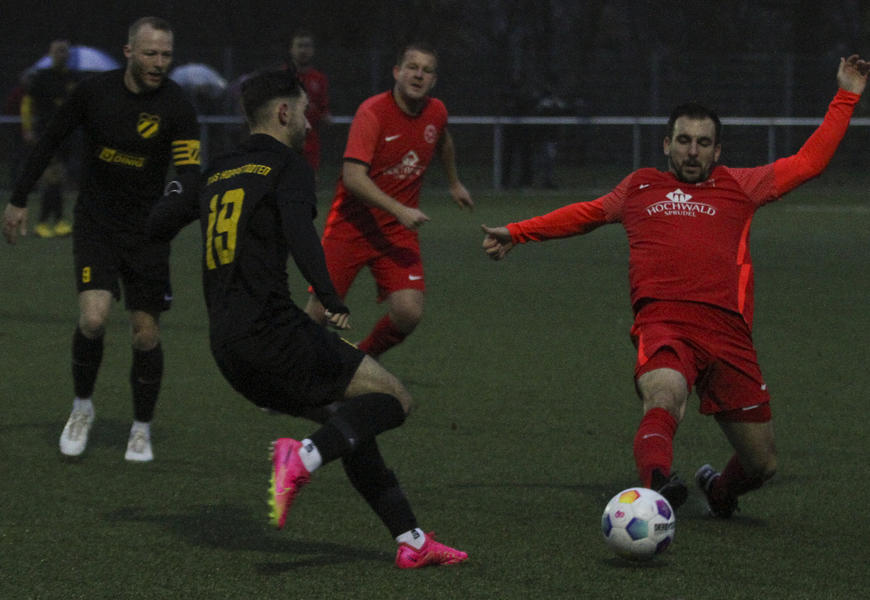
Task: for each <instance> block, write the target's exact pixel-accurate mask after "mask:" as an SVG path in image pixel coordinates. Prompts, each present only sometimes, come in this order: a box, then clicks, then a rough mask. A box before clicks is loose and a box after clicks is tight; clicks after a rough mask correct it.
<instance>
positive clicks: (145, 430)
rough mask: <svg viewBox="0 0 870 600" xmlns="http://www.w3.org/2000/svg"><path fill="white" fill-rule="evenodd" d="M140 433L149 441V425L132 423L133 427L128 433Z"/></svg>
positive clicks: (139, 422)
mask: <svg viewBox="0 0 870 600" xmlns="http://www.w3.org/2000/svg"><path fill="white" fill-rule="evenodd" d="M137 430H138V431H141V432H143V433H144V434H145V437H146V438H148V439H149V440H150V439H151V423H145V422H144V421H135V420H134V421H133V426H132V427H131V428H130V433H133V432H134V431H137Z"/></svg>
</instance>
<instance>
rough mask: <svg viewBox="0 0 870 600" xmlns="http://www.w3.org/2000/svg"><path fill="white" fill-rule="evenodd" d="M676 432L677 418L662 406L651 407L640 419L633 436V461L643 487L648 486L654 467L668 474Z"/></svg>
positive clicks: (672, 457)
mask: <svg viewBox="0 0 870 600" xmlns="http://www.w3.org/2000/svg"><path fill="white" fill-rule="evenodd" d="M676 432H677V420H676V419H675V418H674V417H672V416H671V413H669V412H668V411H666V410H665V409H664V408H652V409H650V410H649V411H647V413H646V414H645V415H644V416H643V419H641V421H640V425H638V427H637V433H636V434H635V436H634V462H635V464H636V465H637V473H638V475H640V480H641V481H642V482H643V485H644V487H650V485H651V479H652V472H653V470H654V469H658V470H659V471H661V473H662V475H665V476H667V475H670V473H671V463H672V462H673V460H674V434H676Z"/></svg>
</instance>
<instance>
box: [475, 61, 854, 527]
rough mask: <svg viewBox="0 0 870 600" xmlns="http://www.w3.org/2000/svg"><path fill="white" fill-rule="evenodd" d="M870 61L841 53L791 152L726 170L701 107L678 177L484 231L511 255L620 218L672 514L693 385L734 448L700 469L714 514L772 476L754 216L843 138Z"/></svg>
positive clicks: (658, 475)
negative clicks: (680, 435)
mask: <svg viewBox="0 0 870 600" xmlns="http://www.w3.org/2000/svg"><path fill="white" fill-rule="evenodd" d="M868 71H870V62H867V61H865V60H862V59H860V58H859V57H858V56H857V55H853V56H850V57H849V58H848V59H841V60H840V66H839V69H838V71H837V83H838V85H839V87H840V89H839V90H838V91H837V94H836V95H835V96H834V99H833V101H832V102H831V104H830V106H829V108H828V112H827V114H826V115H825V119H824V121H823V122H822V124H821V125H820V126H819V128H818V129H816V131H815V132H814V133H813V134H812V135H811V136H810V138H809V139H808V140H807V142H806V143H805V144H804V145H803V147H802V148H801V149H800V150H799V151H798V152H797V154H795V155H793V156H789V157H787V158H781V159H779V160H777V161H775V162H773V163H771V164H768V165H764V166H761V167H756V168H747V169H735V168H730V167H725V166H721V165H717V161H718V159H719V154H720V152H721V146H720V144H719V134H720V129H721V125H720V122H719V118H718V117H717V116H716V114H715V113H713V112H712V111H710V110H708V109H706V108H704V107H703V106H700V105H698V104H686V105H682V106H679V107H677V108H676V109H675V110H674V111H673V112H672V113H671V117H670V120H669V122H668V134H667V136H666V137H665V138H664V153H665V156H667V158H668V171H667V172H662V171H658V170H656V169H640V170H638V171H635V172H633V173H631V174H630V175H628V177H626V178H625V179H623V180H622V182H620V183H619V185H617V186H616V188H615V189H613V191H611V192H610V193H609V194H606V195H605V196H602V197H600V198H598V199H596V200H592V201H590V202H579V203H575V204H570V205H568V206H565V207H562V208H560V209H557V210H555V211H553V212H551V213H549V214H547V215H543V216H539V217H534V218H532V219H528V220H525V221H520V222H518V223H511V224H509V225H507V226H506V227H487V226H485V225H484V226H483V230H484V232H485V234H486V235H485V237H484V240H483V248H484V250H485V251H486V253H487V254H488V255H489V256H490V257H491V258H493V259H495V260H499V259H501V258H504V256H505V254H506V253H507V252H508V251H509V250H511V248H513V247H514V246H515V245H516V244H521V243H525V242H528V241H542V240H546V239H554V238H562V237H567V236H571V235H577V234H583V233H587V232H589V231H591V230H593V229H595V228H596V227H598V226H600V225H604V224H608V223H622V226H623V227H624V228H625V231H626V234H627V235H628V241H629V280H630V287H631V303H632V308H633V310H634V313H635V321H634V325H633V327H632V331H631V334H632V340H633V341H634V343H635V346H636V347H637V363H636V366H635V384H636V388H637V391H638V394H639V396H640V397H641V399H642V401H643V410H644V416H643V418H642V420H641V422H640V425H639V427H638V429H637V434H636V436H635V439H634V456H635V461H636V463H637V469H638V474H639V475H640V479H641V481H642V484H643V485H644V486H645V487H650V488H653V489H658V490H659V491H661V492H662V493H663V495H665V496H666V497H667V498H668V499H669V500H670V501H671V503H672V504H673V505H674V508H676V507H677V506H679V505H680V504H682V503H683V502H684V501H685V500H686V497H687V495H688V490H687V489H686V486H685V484H683V483H682V482H681V481H680V480H679V478H677V476H676V474H675V473H671V464H672V462H673V439H674V435H675V433H676V429H677V425H678V424H679V422H680V420H681V419H682V418H683V415H684V414H685V411H686V404H687V400H688V396H689V394H690V392H691V391H692V386H695V388H696V390H697V393H698V396H699V398H700V400H701V405H700V410H701V413H702V414H708V415H713V416H714V417H715V418H716V421H717V422H718V424H719V426H720V427H721V429H722V430H723V432H724V434H725V436H726V437H727V439H728V441H729V442H730V443H731V445H732V447H733V449H734V451H735V453H734V455H733V457H732V458H731V460H730V461H729V462H728V464H727V466H726V467H725V469H724V470H723V472H722V473H719V472H717V471H715V470H714V469H713V468H712V467H711V466H710V465H704V466H703V467H701V468H700V469H698V471H697V473H696V474H695V479H696V482H697V483H698V485H699V487H701V489H702V490H703V491H704V493H705V495H706V497H707V502H708V505H709V508H710V512H711V514H713V515H716V516H720V517H729V516H731V514H732V513H733V512H734V510H735V509H736V508H737V497H738V496H740V495H741V494H743V493H746V492H748V491H751V490H754V489H756V488H758V487H760V486H761V485H762V483H763V482H764V481H766V480H767V479H769V478H770V477H772V476H773V474H774V472H775V470H776V460H777V459H776V448H775V445H774V435H773V426H772V422H771V411H770V402H769V401H770V396H769V394H768V391H767V386H766V385H765V383H764V380H763V379H762V376H761V370H760V368H759V366H758V361H757V358H756V353H755V348H754V346H753V343H752V311H753V274H752V260H751V258H750V254H749V228H750V224H751V222H752V217H753V215H754V213H755V211H756V210H757V209H758V208H759V207H761V206H763V205H764V204H767V203H768V202H772V201H774V200H776V199H778V198H779V197H781V196H783V195H784V194H786V193H787V192H789V191H791V190H793V189H794V188H796V187H797V186H799V185H800V184H802V183H804V182H805V181H807V180H808V179H811V178H813V177H816V176H817V175H819V174H820V173H821V172H822V171H823V170H824V168H825V167H826V166H827V164H828V162H829V161H830V159H831V157H832V156H833V154H834V152H835V150H836V148H837V146H838V145H839V143H840V140H841V139H842V138H843V136H844V135H845V133H846V129H847V128H848V125H849V119H850V118H851V116H852V112H853V110H854V107H855V105H856V104H857V103H858V100H859V99H860V95H861V93H863V91H864V87H865V85H866V83H867V75H868Z"/></svg>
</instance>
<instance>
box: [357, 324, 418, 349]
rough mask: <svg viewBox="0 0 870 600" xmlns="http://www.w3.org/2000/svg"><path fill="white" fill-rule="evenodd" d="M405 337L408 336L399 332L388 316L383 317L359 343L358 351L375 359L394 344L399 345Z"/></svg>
mask: <svg viewBox="0 0 870 600" xmlns="http://www.w3.org/2000/svg"><path fill="white" fill-rule="evenodd" d="M406 337H408V334H406V333H403V332H401V331H399V330H398V329H396V326H395V325H393V321H392V320H390V315H384V317H383V318H382V319H381V320H380V321H378V322H377V324H376V325H375V328H374V329H372V332H371V333H370V334H369V336H368V337H367V338H366V339H364V340H363V341H361V342H360V343H359V349H360V350H362V351H363V352H365V353H366V354H368V355H370V356H372V357H374V358H377V357H378V356H380V355H381V354H383V353H384V352H386V351H387V350H389V349H390V348H392V347H393V346H395V345H396V344H400V343H401V342H402V340H404V339H405V338H406Z"/></svg>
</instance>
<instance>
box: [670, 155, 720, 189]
mask: <svg viewBox="0 0 870 600" xmlns="http://www.w3.org/2000/svg"><path fill="white" fill-rule="evenodd" d="M714 166H715V163H710V164H709V165H707V167H706V168H705V167H704V166H703V165H702V164H701V163H699V162H696V161H685V162H683V164H682V165H680V166H677V164H676V163H675V162H674V160H673V159H672V158H671V157H670V156H668V168H669V170H670V171H671V173H673V174H674V175H676V177H677V179H679V180H680V181H682V182H684V183H699V182H701V181H706V180H707V178H708V177H709V176H710V173H711V172H712V171H713V167H714ZM686 167H694V168H696V169H698V172H697V175H694V174H692V175H689V174H687V173H686V170H685V169H686Z"/></svg>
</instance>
